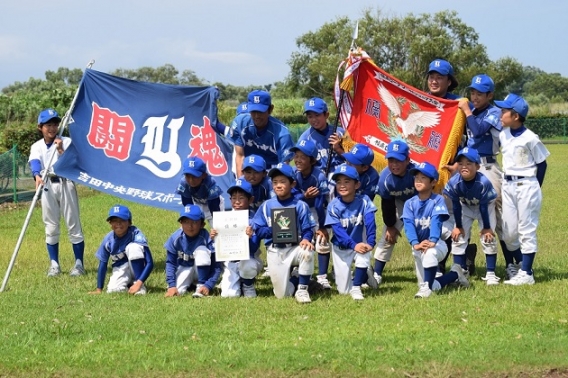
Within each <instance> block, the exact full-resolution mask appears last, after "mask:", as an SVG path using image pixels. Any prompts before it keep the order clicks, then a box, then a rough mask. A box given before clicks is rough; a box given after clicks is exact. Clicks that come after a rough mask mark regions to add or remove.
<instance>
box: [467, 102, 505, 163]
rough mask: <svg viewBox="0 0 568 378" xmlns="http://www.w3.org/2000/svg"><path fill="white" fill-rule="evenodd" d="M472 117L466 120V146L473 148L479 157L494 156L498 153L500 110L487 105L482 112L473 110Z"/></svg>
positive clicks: (500, 127)
mask: <svg viewBox="0 0 568 378" xmlns="http://www.w3.org/2000/svg"><path fill="white" fill-rule="evenodd" d="M472 113H473V114H472V115H470V116H469V117H467V118H466V120H467V123H466V126H467V130H466V132H467V146H468V147H470V148H475V149H476V150H477V152H478V153H479V156H481V157H485V156H495V155H497V154H498V153H499V133H500V132H501V129H502V128H503V127H502V126H501V109H499V108H498V107H496V106H493V105H489V106H488V107H487V108H485V109H483V110H478V109H473V111H472Z"/></svg>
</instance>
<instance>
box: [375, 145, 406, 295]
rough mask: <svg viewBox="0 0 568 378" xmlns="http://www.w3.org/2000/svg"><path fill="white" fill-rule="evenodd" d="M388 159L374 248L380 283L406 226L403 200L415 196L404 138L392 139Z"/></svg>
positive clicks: (380, 191)
mask: <svg viewBox="0 0 568 378" xmlns="http://www.w3.org/2000/svg"><path fill="white" fill-rule="evenodd" d="M385 158H386V159H387V162H388V165H387V167H386V168H385V169H383V170H382V171H381V174H380V175H379V185H378V187H377V193H378V194H379V196H380V197H381V210H382V215H383V222H384V224H385V225H384V227H383V232H382V234H381V236H380V238H379V240H378V242H377V249H376V251H375V269H374V277H375V280H376V281H377V284H378V285H380V284H381V282H382V280H383V270H384V268H385V265H386V263H387V262H388V261H390V259H391V256H392V251H393V249H394V245H395V244H396V242H397V241H398V237H399V236H400V232H401V231H402V228H403V224H402V221H401V220H400V217H401V216H402V210H403V208H404V203H405V202H406V201H407V200H408V199H409V198H411V197H413V196H414V175H412V174H411V173H410V170H411V169H412V168H414V164H412V163H411V162H410V149H409V148H408V144H406V142H404V141H403V140H393V141H392V142H390V143H389V144H388V146H387V153H386V155H385Z"/></svg>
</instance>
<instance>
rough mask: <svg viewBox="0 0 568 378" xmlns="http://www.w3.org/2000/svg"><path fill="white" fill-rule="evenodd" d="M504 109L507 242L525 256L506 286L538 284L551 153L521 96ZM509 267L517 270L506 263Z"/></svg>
mask: <svg viewBox="0 0 568 378" xmlns="http://www.w3.org/2000/svg"><path fill="white" fill-rule="evenodd" d="M495 105H497V106H498V107H500V108H501V122H502V124H503V131H502V132H501V134H499V140H500V142H501V148H502V150H501V151H502V153H503V178H504V180H503V192H502V195H503V239H504V240H505V243H506V244H507V249H508V250H509V251H513V255H515V254H519V252H520V253H521V254H522V259H521V260H522V261H521V269H520V270H518V272H516V274H514V275H513V277H510V278H509V280H507V281H505V282H504V283H505V284H507V285H532V284H534V282H535V281H534V275H533V270H532V266H533V262H534V258H535V256H536V252H537V239H536V228H537V226H538V221H539V216H540V209H541V206H542V190H541V186H542V183H543V182H544V175H545V173H546V167H547V164H546V158H547V157H548V156H549V155H550V152H548V150H547V149H546V147H545V146H544V144H542V142H541V141H540V139H538V135H536V134H535V133H533V132H532V131H530V130H528V129H527V128H526V127H525V125H524V122H525V118H526V117H527V114H528V112H529V105H528V104H527V102H526V101H525V100H524V99H523V98H522V97H520V96H517V95H515V94H512V93H510V94H509V95H508V96H507V97H505V99H504V100H503V101H495ZM506 262H507V267H508V268H509V267H515V266H514V265H513V264H512V261H511V260H509V261H506Z"/></svg>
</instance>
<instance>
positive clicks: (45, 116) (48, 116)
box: [37, 109, 61, 124]
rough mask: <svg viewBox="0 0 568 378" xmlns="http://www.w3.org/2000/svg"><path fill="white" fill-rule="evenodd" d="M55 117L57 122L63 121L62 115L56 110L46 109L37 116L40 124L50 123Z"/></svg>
mask: <svg viewBox="0 0 568 378" xmlns="http://www.w3.org/2000/svg"><path fill="white" fill-rule="evenodd" d="M54 118H55V119H56V120H57V122H61V117H59V114H58V113H57V112H56V111H55V110H53V109H44V110H42V111H41V112H40V113H39V116H38V117H37V123H38V124H44V123H48V122H49V121H51V120H52V119H54Z"/></svg>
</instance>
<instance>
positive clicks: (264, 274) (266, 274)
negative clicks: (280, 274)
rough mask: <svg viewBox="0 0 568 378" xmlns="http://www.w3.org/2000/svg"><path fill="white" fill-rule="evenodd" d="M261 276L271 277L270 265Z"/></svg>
mask: <svg viewBox="0 0 568 378" xmlns="http://www.w3.org/2000/svg"><path fill="white" fill-rule="evenodd" d="M261 277H270V272H269V271H268V267H266V268H264V272H262V275H261Z"/></svg>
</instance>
